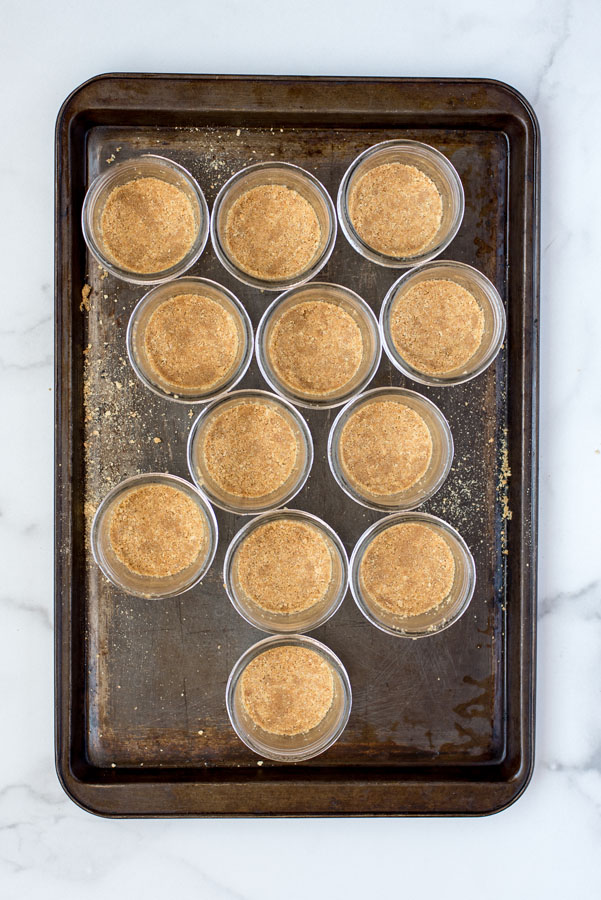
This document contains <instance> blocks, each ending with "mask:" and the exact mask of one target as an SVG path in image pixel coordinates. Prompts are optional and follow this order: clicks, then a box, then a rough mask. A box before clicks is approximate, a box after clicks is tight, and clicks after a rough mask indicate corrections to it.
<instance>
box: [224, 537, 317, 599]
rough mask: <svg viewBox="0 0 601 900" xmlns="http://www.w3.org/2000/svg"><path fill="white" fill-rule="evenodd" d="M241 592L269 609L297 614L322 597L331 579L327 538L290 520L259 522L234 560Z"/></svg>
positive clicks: (244, 541)
mask: <svg viewBox="0 0 601 900" xmlns="http://www.w3.org/2000/svg"><path fill="white" fill-rule="evenodd" d="M236 570H237V575H238V581H239V583H240V586H241V587H242V590H243V591H244V592H245V593H246V595H247V596H248V597H249V598H250V599H251V600H252V601H253V602H254V603H256V604H257V606H259V607H260V608H261V609H264V610H266V611H267V612H272V613H283V614H290V613H297V612H302V611H303V610H306V609H310V608H311V607H312V606H314V605H315V604H316V603H318V602H319V601H320V600H322V599H323V598H324V597H325V596H326V594H327V592H328V588H329V586H330V581H331V579H332V558H331V555H330V551H329V548H328V544H327V541H326V539H325V537H324V536H323V534H322V533H321V532H320V531H318V529H317V528H314V527H312V526H311V525H308V524H306V523H304V522H299V521H296V520H294V519H288V520H286V519H279V520H277V521H275V522H266V523H265V524H264V525H259V526H258V527H257V528H256V529H255V530H254V531H252V532H251V533H250V534H249V535H248V537H246V538H245V539H244V540H243V541H242V543H241V545H240V548H239V550H238V553H237V558H236Z"/></svg>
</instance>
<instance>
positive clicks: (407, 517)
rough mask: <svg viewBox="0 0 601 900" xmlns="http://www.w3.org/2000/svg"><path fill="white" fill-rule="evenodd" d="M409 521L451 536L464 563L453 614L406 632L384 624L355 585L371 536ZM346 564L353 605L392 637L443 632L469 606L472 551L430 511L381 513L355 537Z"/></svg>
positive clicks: (472, 583) (472, 587)
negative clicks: (459, 599)
mask: <svg viewBox="0 0 601 900" xmlns="http://www.w3.org/2000/svg"><path fill="white" fill-rule="evenodd" d="M410 521H418V522H423V523H426V524H430V525H433V526H434V527H436V528H438V529H440V530H442V531H444V532H446V534H448V535H450V536H451V538H452V539H453V540H454V541H455V543H456V545H457V546H458V547H459V549H460V551H461V554H462V556H463V558H464V561H465V566H466V575H465V584H464V587H463V592H462V593H463V597H462V600H461V604H460V607H459V609H458V610H457V612H456V613H455V614H454V615H453V616H450V617H449V618H448V619H444V620H443V621H442V622H440V623H438V624H437V625H433V626H431V627H429V628H427V629H424V630H422V631H415V632H411V631H406V630H403V629H400V628H393V627H392V626H390V625H387V624H386V623H385V622H383V621H382V620H381V619H379V618H378V617H377V615H376V614H375V613H374V612H373V611H372V610H371V609H370V608H369V606H368V605H367V603H366V602H365V600H364V599H363V594H362V591H361V589H360V587H359V580H358V576H359V567H360V565H361V562H362V560H363V556H364V554H365V552H366V550H367V548H368V547H369V545H370V543H371V541H372V540H373V538H374V537H376V536H377V535H378V534H381V533H382V532H383V531H385V530H386V529H387V528H390V527H392V526H394V525H397V524H399V523H401V522H410ZM349 566H350V590H351V594H352V597H353V600H354V601H355V604H356V605H357V607H358V609H359V611H360V612H361V613H362V614H363V615H364V616H365V618H366V619H367V620H368V622H370V623H371V624H372V625H374V626H375V627H376V628H378V629H379V630H380V631H383V632H385V633H386V634H390V635H392V636H393V637H400V638H408V639H410V640H418V639H419V638H422V637H432V636H433V635H435V634H440V633H441V632H442V631H446V629H447V628H450V627H451V625H454V624H455V622H457V621H458V620H459V619H460V618H461V616H462V615H463V614H464V613H465V611H466V610H467V608H468V607H469V605H470V603H471V601H472V598H473V596H474V591H475V588H476V564H475V562H474V557H473V555H472V552H471V550H470V548H469V547H468V545H467V543H466V541H465V539H464V538H463V536H462V535H461V534H460V533H459V531H457V529H456V528H454V527H453V526H452V525H450V524H449V523H448V522H445V520H444V519H441V518H439V517H438V516H434V515H432V513H426V512H420V511H417V510H402V511H399V512H395V513H392V514H390V515H388V516H385V517H384V518H383V519H379V520H378V521H377V522H374V523H373V525H370V526H369V528H367V529H366V530H365V531H364V532H363V534H362V535H361V536H360V537H359V539H358V540H357V543H356V544H355V546H354V548H353V551H352V553H351V557H350V563H349Z"/></svg>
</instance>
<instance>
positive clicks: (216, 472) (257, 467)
mask: <svg viewBox="0 0 601 900" xmlns="http://www.w3.org/2000/svg"><path fill="white" fill-rule="evenodd" d="M199 451H200V453H202V458H203V462H204V465H205V467H206V470H207V471H208V473H209V475H210V476H211V478H212V479H213V480H214V481H215V482H216V484H218V485H219V487H220V488H221V489H222V490H223V491H225V492H227V493H228V494H232V495H234V496H236V497H253V498H256V497H264V496H266V495H268V494H271V493H273V492H274V491H277V490H278V489H279V488H281V487H282V486H283V485H284V484H285V483H286V481H287V480H288V478H289V476H290V475H291V473H292V471H293V470H294V466H295V463H296V458H297V454H298V448H297V442H296V437H295V434H294V431H293V430H292V427H291V425H290V424H289V422H288V421H287V420H286V419H285V418H284V416H283V415H282V414H281V413H279V412H278V411H277V410H276V409H274V408H273V407H272V406H271V405H270V404H268V403H263V402H261V401H260V400H247V401H244V402H242V403H238V404H236V405H235V406H230V407H227V408H226V409H224V410H222V411H221V412H218V413H217V414H216V415H215V416H214V417H213V418H212V419H211V421H210V422H209V424H208V426H207V429H206V432H205V435H204V439H203V441H202V446H201V447H200V448H199Z"/></svg>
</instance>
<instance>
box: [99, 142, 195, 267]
mask: <svg viewBox="0 0 601 900" xmlns="http://www.w3.org/2000/svg"><path fill="white" fill-rule="evenodd" d="M138 178H158V179H160V180H161V181H165V182H167V183H168V184H173V185H175V187H177V188H179V189H180V190H181V191H183V192H184V194H185V195H186V196H187V197H188V199H189V200H190V203H191V205H192V209H193V211H194V218H195V220H196V225H197V232H196V237H195V238H194V241H193V242H192V245H191V246H190V249H189V250H188V252H187V253H186V255H185V256H184V257H183V258H182V259H180V261H179V262H177V263H175V264H174V265H173V266H170V268H168V269H163V270H162V271H161V272H144V273H140V272H132V271H130V270H129V269H125V268H121V267H120V266H119V265H118V264H117V263H116V262H115V261H114V260H113V259H112V258H111V256H110V254H109V253H108V251H106V250H105V247H104V241H103V239H102V228H101V219H102V213H103V210H104V206H105V204H106V201H107V200H108V198H109V196H110V195H111V193H112V191H113V190H114V189H115V188H117V187H120V186H121V185H123V184H127V183H128V182H130V181H135V180H137V179H138ZM81 227H82V230H83V236H84V239H85V242H86V244H87V246H88V250H89V251H90V253H91V254H92V255H93V256H94V257H95V258H96V259H97V260H98V262H99V263H100V265H101V266H103V267H104V268H105V269H106V270H107V272H110V273H111V275H114V276H115V277H116V278H120V279H121V280H122V281H129V282H131V283H132V284H158V283H159V282H163V281H169V280H170V279H172V278H176V277H177V276H178V275H183V274H184V272H186V271H187V270H188V269H189V268H190V266H193V265H194V263H195V262H196V260H197V259H198V258H199V256H200V254H201V253H202V251H203V250H204V248H205V245H206V243H207V237H208V234H209V208H208V206H207V201H206V200H205V197H204V194H203V192H202V191H201V189H200V187H199V186H198V184H197V182H196V181H195V179H194V178H193V177H192V175H190V173H189V172H188V171H186V169H184V167H183V166H180V165H179V164H178V163H176V162H173V160H171V159H166V158H165V157H163V156H154V155H152V154H147V155H144V156H138V157H136V158H135V159H129V160H125V161H124V162H118V163H113V165H111V166H110V167H109V168H108V169H107V170H106V171H105V172H103V173H102V174H101V175H99V176H98V177H97V178H96V179H95V180H94V181H93V182H92V184H91V185H90V187H89V188H88V191H87V193H86V196H85V199H84V202H83V207H82V211H81Z"/></svg>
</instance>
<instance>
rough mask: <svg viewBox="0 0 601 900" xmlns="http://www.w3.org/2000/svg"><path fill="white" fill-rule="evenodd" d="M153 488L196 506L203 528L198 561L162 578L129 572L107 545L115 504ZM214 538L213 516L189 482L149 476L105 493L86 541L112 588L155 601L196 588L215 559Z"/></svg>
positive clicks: (128, 481)
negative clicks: (182, 496) (163, 489)
mask: <svg viewBox="0 0 601 900" xmlns="http://www.w3.org/2000/svg"><path fill="white" fill-rule="evenodd" d="M153 484H159V485H167V486H168V487H173V488H176V490H178V491H181V492H182V493H183V494H185V495H186V497H189V498H190V499H191V500H192V501H193V502H194V503H195V504H196V505H197V506H198V508H199V510H200V512H201V514H202V517H203V519H204V523H205V527H206V535H207V541H206V549H205V550H204V551H203V552H202V553H201V554H200V555H199V557H198V559H197V560H195V561H194V563H193V564H192V565H190V566H188V567H187V568H186V569H183V570H182V571H181V572H176V573H175V575H167V576H165V577H152V576H149V575H139V574H137V573H136V572H132V571H131V569H129V568H128V567H127V566H126V565H125V564H124V563H122V562H121V560H120V559H118V557H117V555H116V554H115V551H114V550H113V548H112V545H111V541H110V526H111V517H112V514H113V512H114V511H115V509H116V507H117V506H118V504H119V503H121V501H122V500H123V499H124V498H125V497H126V496H127V495H128V494H130V493H132V492H133V491H135V490H137V489H138V488H141V487H144V486H145V485H153ZM218 536H219V533H218V528H217V520H216V518H215V513H214V512H213V510H212V509H211V506H210V504H209V503H208V501H207V500H206V498H205V497H204V496H203V494H202V493H201V492H200V491H199V490H197V489H196V488H195V487H194V486H193V485H192V484H190V482H188V481H185V480H184V479H183V478H178V477H177V476H176V475H165V474H161V473H160V472H150V473H148V474H144V475H134V476H133V477H131V478H126V479H125V480H124V481H122V482H121V483H120V484H118V485H117V486H116V487H114V488H113V489H112V491H109V493H108V494H107V495H106V497H105V498H104V500H103V501H102V502H101V504H100V505H99V507H98V509H97V510H96V515H95V516H94V519H93V521H92V529H91V535H90V540H91V545H92V554H93V556H94V559H95V561H96V563H97V564H98V566H99V567H100V569H101V571H102V573H103V575H104V576H105V577H106V578H108V580H109V581H110V582H112V584H114V585H115V586H116V587H118V588H121V590H123V591H125V592H126V593H127V594H133V595H134V596H136V597H146V598H148V599H153V600H159V599H162V598H165V597H176V596H177V595H178V594H183V593H184V592H185V591H188V590H190V588H192V587H194V585H196V584H198V583H199V581H202V579H203V577H204V576H205V575H206V573H207V571H208V570H209V568H210V566H211V563H212V562H213V559H214V557H215V552H216V550H217V542H218Z"/></svg>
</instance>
